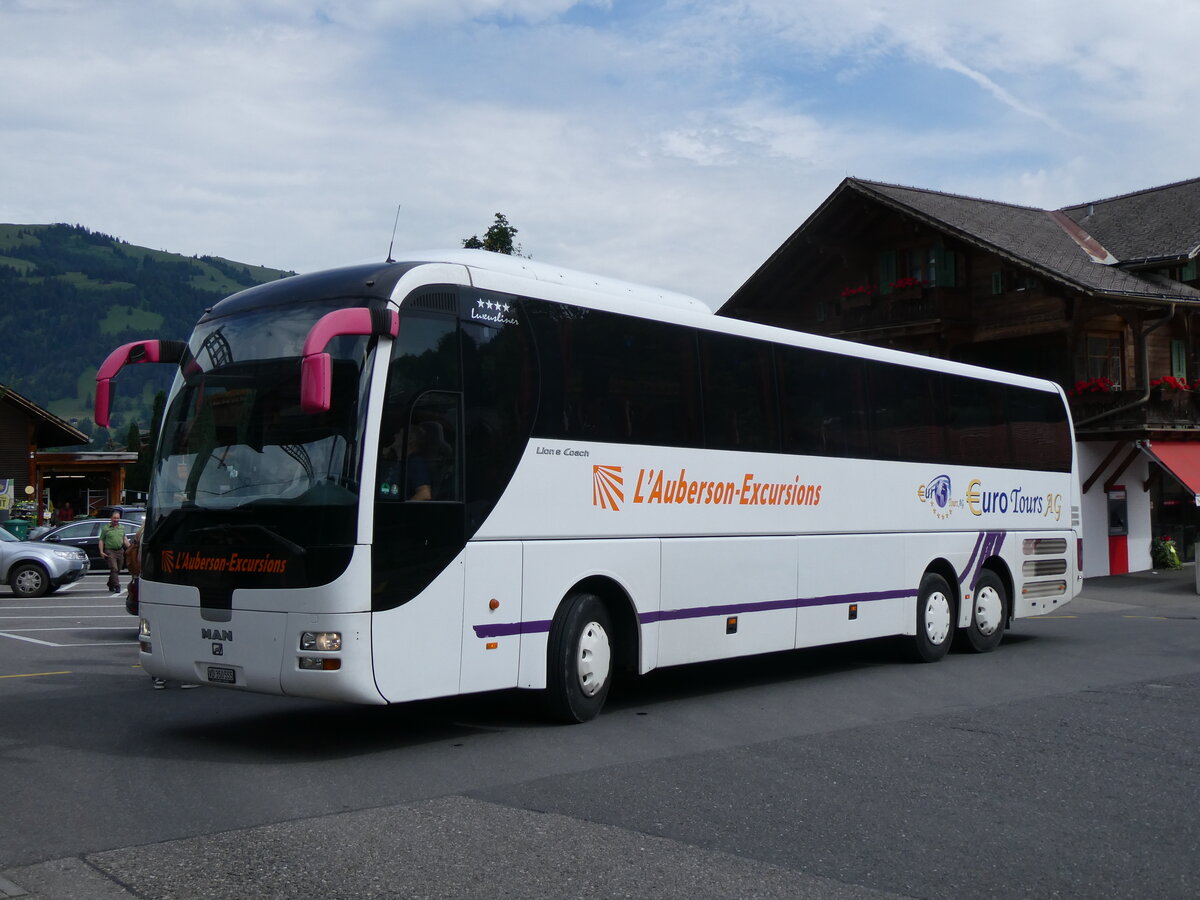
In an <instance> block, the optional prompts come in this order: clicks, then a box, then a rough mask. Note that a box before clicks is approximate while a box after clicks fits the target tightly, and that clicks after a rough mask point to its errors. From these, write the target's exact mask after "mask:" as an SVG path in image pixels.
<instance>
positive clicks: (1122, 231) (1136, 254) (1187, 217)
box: [1062, 178, 1200, 264]
mask: <svg viewBox="0 0 1200 900" xmlns="http://www.w3.org/2000/svg"><path fill="white" fill-rule="evenodd" d="M1062 212H1064V213H1065V214H1066V215H1068V216H1070V217H1071V219H1072V220H1073V221H1074V222H1076V223H1077V224H1079V225H1080V226H1081V227H1083V228H1086V229H1087V231H1088V233H1089V234H1091V235H1092V236H1093V237H1094V238H1096V240H1098V241H1099V242H1100V243H1101V244H1103V245H1104V246H1105V247H1106V248H1107V249H1108V251H1109V252H1110V253H1112V254H1113V256H1115V257H1117V259H1119V260H1121V262H1122V263H1126V264H1129V263H1136V262H1137V261H1140V260H1164V259H1166V260H1169V259H1186V258H1189V257H1190V258H1193V259H1194V258H1195V257H1196V256H1197V255H1200V178H1194V179H1192V180H1191V181H1178V182H1176V183H1175V184H1168V185H1164V186H1162V187H1156V188H1147V189H1146V190H1143V191H1137V192H1135V193H1132V194H1122V195H1121V196H1120V197H1110V198H1108V199H1107V200H1093V201H1091V202H1090V203H1081V204H1079V205H1078V206H1068V207H1065V208H1064V209H1063V210H1062Z"/></svg>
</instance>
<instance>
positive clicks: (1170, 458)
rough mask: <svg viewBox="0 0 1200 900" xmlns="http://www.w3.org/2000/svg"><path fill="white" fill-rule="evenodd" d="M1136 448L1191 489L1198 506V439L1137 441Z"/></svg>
mask: <svg viewBox="0 0 1200 900" xmlns="http://www.w3.org/2000/svg"><path fill="white" fill-rule="evenodd" d="M1137 448H1138V449H1139V450H1141V451H1142V452H1143V453H1145V454H1146V455H1147V456H1149V457H1150V458H1151V459H1152V460H1154V461H1155V462H1156V463H1158V464H1159V465H1160V466H1162V467H1163V468H1164V469H1166V470H1167V471H1168V472H1170V473H1171V475H1172V476H1173V477H1174V478H1175V480H1176V481H1178V482H1179V483H1180V484H1182V485H1183V486H1184V487H1185V488H1187V489H1188V490H1189V491H1191V493H1192V495H1193V496H1194V498H1195V503H1196V505H1197V506H1200V441H1138V442H1137Z"/></svg>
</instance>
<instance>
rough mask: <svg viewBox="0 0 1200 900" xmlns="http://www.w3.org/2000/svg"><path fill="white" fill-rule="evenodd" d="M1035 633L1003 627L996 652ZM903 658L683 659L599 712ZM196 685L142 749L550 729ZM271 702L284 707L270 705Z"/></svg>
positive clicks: (869, 647)
mask: <svg viewBox="0 0 1200 900" xmlns="http://www.w3.org/2000/svg"><path fill="white" fill-rule="evenodd" d="M1039 639H1040V638H1039V637H1038V636H1035V635H1029V634H1021V635H1017V634H1011V633H1010V634H1007V635H1006V636H1005V639H1004V646H1002V647H1001V648H1000V650H999V651H998V652H1000V653H1003V652H1004V649H1005V647H1010V646H1011V648H1013V649H1015V648H1016V647H1018V646H1020V645H1022V644H1025V643H1027V642H1030V641H1036V640H1039ZM957 655H961V656H963V657H973V656H974V654H970V653H963V654H957V653H956V654H954V655H952V657H951V660H952V659H953V658H954V656H957ZM911 665H918V664H916V663H912V662H910V661H909V659H908V657H907V655H906V652H905V648H904V645H903V642H902V641H900V640H897V639H896V638H879V639H875V640H869V641H861V642H855V643H849V644H840V645H834V646H829V647H814V648H807V649H802V650H790V651H784V652H780V653H770V654H763V655H760V656H749V657H740V658H737V659H729V660H718V661H714V662H705V663H693V664H690V665H686V666H676V667H672V668H667V669H658V670H655V671H653V672H651V673H649V674H647V675H644V676H633V675H628V676H620V677H619V678H618V680H617V682H616V683H615V684H614V686H613V690H612V693H611V694H610V696H609V700H608V703H607V705H606V707H605V711H606V713H607V714H612V713H631V712H639V713H640V712H641V711H644V710H647V709H648V708H653V707H657V706H663V705H668V704H671V703H673V702H676V701H679V700H687V699H693V698H697V697H704V696H718V695H721V694H725V693H729V692H735V691H742V690H752V689H755V688H760V687H770V686H773V685H779V686H783V685H787V684H795V683H796V682H803V681H807V680H813V681H815V680H818V679H821V678H825V677H829V676H832V675H838V674H844V673H852V672H858V671H863V670H865V669H869V668H875V667H890V666H911ZM196 693H197V694H199V693H201V692H199V691H198V692H196ZM203 693H207V694H212V695H213V697H214V699H215V700H216V701H217V703H218V704H219V707H220V708H219V709H214V710H213V716H212V718H208V719H206V720H205V721H196V720H195V719H193V720H192V721H191V722H188V723H175V724H167V723H160V724H159V726H158V727H157V728H155V729H153V731H154V737H153V738H152V739H151V740H150V741H149V743H148V744H147V745H146V746H144V747H143V752H146V751H149V752H151V753H155V754H157V753H167V754H169V755H186V756H190V757H195V756H197V755H201V756H206V755H211V756H213V757H218V758H221V759H226V760H228V759H230V756H231V754H232V755H233V756H234V757H243V758H245V759H247V760H261V759H262V758H264V757H268V758H271V759H275V760H284V761H295V762H303V761H322V760H332V759H339V758H351V757H355V756H364V755H370V754H373V753H377V752H386V751H395V750H404V749H407V748H417V747H421V746H424V745H428V744H438V743H442V744H448V745H449V746H451V747H455V746H461V744H462V742H464V741H467V740H469V739H472V738H477V737H480V736H485V735H488V734H494V733H499V732H507V731H514V730H531V729H538V728H554V727H557V726H556V724H555V723H553V722H551V721H550V720H549V719H548V718H547V717H546V715H545V713H544V711H543V709H542V698H541V696H540V694H539V693H538V692H535V691H517V690H508V691H495V692H491V693H484V694H472V695H467V696H462V697H449V698H443V699H437V700H420V701H413V702H410V703H401V704H396V705H394V706H371V707H364V706H349V705H342V704H328V703H321V702H319V701H312V700H283V701H280V700H279V699H278V698H259V697H255V696H254V695H249V696H246V695H243V696H242V698H241V699H246V700H253V701H261V702H264V703H269V704H270V705H271V706H272V708H271V709H270V711H263V710H261V709H258V710H250V711H247V712H246V713H239V714H231V710H230V708H229V707H230V706H231V705H232V704H231V703H230V702H228V700H226V697H225V695H224V692H218V691H209V690H207V689H206V690H205V691H204V692H203ZM222 701H225V702H222ZM281 702H282V703H286V704H288V708H280V707H279V706H278V704H279V703H281ZM251 705H253V706H257V705H259V703H252V704H251ZM200 748H204V749H200Z"/></svg>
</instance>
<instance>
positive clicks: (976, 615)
mask: <svg viewBox="0 0 1200 900" xmlns="http://www.w3.org/2000/svg"><path fill="white" fill-rule="evenodd" d="M1007 622H1008V591H1006V590H1005V589H1004V582H1002V581H1001V580H1000V578H999V576H997V575H996V573H995V572H989V571H984V572H982V573H980V575H979V580H978V581H977V582H975V597H974V599H973V600H972V601H971V622H970V624H968V625H967V627H966V628H964V629H963V632H962V633H963V639H964V642H965V643H966V646H967V649H969V650H971V651H973V652H975V653H990V652H991V651H992V650H995V649H996V648H997V647H998V646H1000V640H1001V639H1002V638H1003V637H1004V627H1005V625H1006V624H1007Z"/></svg>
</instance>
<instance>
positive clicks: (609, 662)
mask: <svg viewBox="0 0 1200 900" xmlns="http://www.w3.org/2000/svg"><path fill="white" fill-rule="evenodd" d="M631 629H632V630H633V632H634V639H632V640H631V639H630V630H631ZM631 647H632V648H633V651H632V652H633V655H634V660H635V662H636V647H637V642H636V618H634V617H633V615H632V605H631V604H629V602H628V598H627V597H626V596H625V594H624V591H622V590H621V589H620V588H619V587H618V586H616V585H614V584H613V583H612V582H611V581H608V580H607V579H602V578H601V579H596V578H593V579H586V580H584V581H582V582H580V583H579V584H577V585H575V587H573V588H572V589H571V590H570V591H569V592H568V593H567V595H566V597H565V598H564V599H563V601H562V602H561V603H560V604H559V606H558V609H557V611H556V612H555V614H554V619H553V620H552V621H551V623H550V635H549V638H548V641H547V645H546V692H545V702H546V709H547V712H548V713H549V715H550V716H551V718H553V719H554V720H555V721H559V722H565V723H568V724H570V723H576V722H586V721H588V720H590V719H594V718H595V717H596V716H597V715H599V713H600V710H601V708H603V706H604V701H605V700H606V699H607V697H608V692H609V689H610V688H611V687H612V682H613V678H614V676H615V674H616V672H617V671H618V670H619V669H622V668H624V667H625V666H626V665H627V664H628V662H629V655H630V652H631V651H630V648H631Z"/></svg>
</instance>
